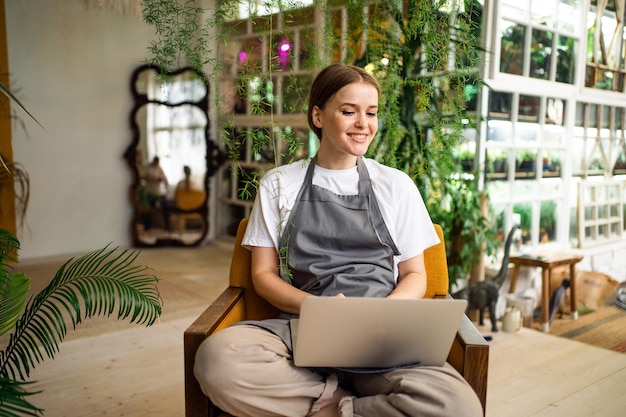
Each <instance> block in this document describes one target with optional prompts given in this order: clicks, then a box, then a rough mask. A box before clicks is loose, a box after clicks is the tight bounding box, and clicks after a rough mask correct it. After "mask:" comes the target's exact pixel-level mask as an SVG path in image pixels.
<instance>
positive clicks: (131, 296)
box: [0, 229, 162, 416]
mask: <svg viewBox="0 0 626 417" xmlns="http://www.w3.org/2000/svg"><path fill="white" fill-rule="evenodd" d="M19 246H20V245H19V241H18V240H17V238H16V237H15V236H14V235H13V234H11V233H10V232H8V231H6V230H4V229H0V335H2V334H5V333H7V332H9V331H11V330H12V333H11V335H10V337H9V339H8V343H7V345H6V346H4V347H3V350H2V351H1V352H0V415H2V416H18V415H41V414H43V410H41V409H39V408H37V407H36V406H35V405H33V404H31V403H30V402H29V401H28V400H27V397H28V396H29V395H32V394H33V393H32V392H28V391H27V390H26V388H27V385H28V382H26V380H27V378H28V376H29V375H30V372H31V371H32V370H33V368H34V367H35V366H37V364H39V363H40V362H41V361H43V360H44V359H46V358H50V359H53V358H54V356H55V354H56V353H57V352H58V350H59V344H60V343H61V342H62V341H63V339H64V338H65V335H66V333H67V327H68V326H67V322H70V323H71V326H72V328H75V327H76V325H77V324H79V323H80V322H82V321H83V320H85V319H88V318H91V317H94V316H106V317H109V316H111V315H112V314H114V315H116V316H117V318H118V319H129V321H130V322H131V323H137V324H142V325H146V326H150V325H152V324H153V323H154V322H155V321H156V320H157V319H158V318H159V316H160V314H161V309H162V300H161V296H160V294H159V291H158V288H157V286H156V282H157V281H158V279H157V277H155V276H154V275H152V274H151V273H150V270H149V268H148V267H146V266H144V265H137V264H136V263H135V261H136V258H137V256H138V252H136V251H131V250H118V248H109V246H107V247H105V248H103V249H100V250H98V251H95V252H91V253H88V254H86V255H84V256H81V257H79V258H76V259H74V258H72V259H70V260H68V261H67V262H66V263H65V264H63V266H61V268H60V269H59V270H58V272H57V273H56V275H55V277H54V278H53V279H52V280H51V281H50V283H49V284H48V286H47V287H45V288H44V289H43V290H41V291H40V292H39V293H38V294H34V295H32V296H31V297H30V298H28V299H27V297H28V293H29V290H30V279H29V278H28V277H27V276H26V275H24V274H22V273H19V272H15V270H14V268H13V266H12V264H13V263H14V262H15V258H16V255H17V252H18V250H19Z"/></svg>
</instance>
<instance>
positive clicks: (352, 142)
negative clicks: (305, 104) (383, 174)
mask: <svg viewBox="0 0 626 417" xmlns="http://www.w3.org/2000/svg"><path fill="white" fill-rule="evenodd" d="M377 112H378V91H377V90H376V88H375V87H374V86H372V85H371V84H368V83H365V82H357V83H352V84H348V85H346V86H344V87H343V88H341V89H340V90H339V91H337V93H336V94H335V95H334V96H333V97H332V98H331V99H330V100H329V101H328V102H326V104H325V105H324V108H323V109H320V108H319V107H317V106H316V107H314V108H313V110H312V116H313V123H314V124H315V126H317V127H319V128H321V129H322V140H321V143H320V150H319V151H320V153H321V154H323V155H326V156H330V153H332V154H334V155H333V157H334V158H345V157H348V156H351V157H356V156H362V155H364V154H365V152H366V151H367V148H368V147H369V145H370V143H371V142H372V139H374V135H375V134H376V131H377V130H378V118H377Z"/></svg>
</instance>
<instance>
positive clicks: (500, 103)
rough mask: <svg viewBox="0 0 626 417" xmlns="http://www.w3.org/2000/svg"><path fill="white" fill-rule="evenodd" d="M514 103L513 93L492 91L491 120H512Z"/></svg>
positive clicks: (490, 103) (490, 100)
mask: <svg viewBox="0 0 626 417" xmlns="http://www.w3.org/2000/svg"><path fill="white" fill-rule="evenodd" d="M512 101H513V95H512V94H511V93H499V92H496V91H491V92H490V93H489V118H491V119H504V120H511V103H512Z"/></svg>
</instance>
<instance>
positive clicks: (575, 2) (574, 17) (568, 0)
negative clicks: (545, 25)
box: [557, 0, 582, 34]
mask: <svg viewBox="0 0 626 417" xmlns="http://www.w3.org/2000/svg"><path fill="white" fill-rule="evenodd" d="M581 3H582V2H581V1H580V0H561V1H560V4H559V11H558V16H559V18H558V22H557V27H558V29H559V30H560V31H562V32H569V33H572V34H574V33H576V28H577V27H578V24H579V23H578V22H579V12H580V10H581V9H582V4H581Z"/></svg>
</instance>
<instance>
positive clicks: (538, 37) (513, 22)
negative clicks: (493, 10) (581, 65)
mask: <svg viewBox="0 0 626 417" xmlns="http://www.w3.org/2000/svg"><path fill="white" fill-rule="evenodd" d="M500 4H501V16H502V17H503V19H502V20H500V72H503V73H508V74H514V75H523V76H526V77H531V78H537V79H542V80H549V81H557V82H562V83H567V84H573V83H574V75H575V63H576V51H577V48H578V44H579V42H578V40H577V38H576V27H577V21H578V13H579V7H578V4H579V1H578V0H531V1H519V0H502V1H501V2H500ZM557 17H558V19H557Z"/></svg>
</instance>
